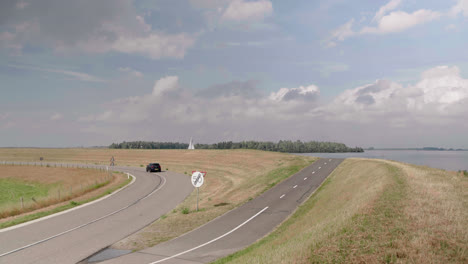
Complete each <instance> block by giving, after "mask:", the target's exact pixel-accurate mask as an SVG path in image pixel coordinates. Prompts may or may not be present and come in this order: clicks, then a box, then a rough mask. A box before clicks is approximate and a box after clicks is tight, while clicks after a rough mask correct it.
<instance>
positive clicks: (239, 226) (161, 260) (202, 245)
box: [149, 206, 268, 264]
mask: <svg viewBox="0 0 468 264" xmlns="http://www.w3.org/2000/svg"><path fill="white" fill-rule="evenodd" d="M266 209H268V206H267V207H265V208H263V209H262V210H261V211H260V212H258V213H256V214H255V215H254V216H252V217H250V218H249V219H247V220H245V221H244V222H243V223H242V224H240V225H238V226H237V227H236V228H234V229H232V230H231V231H229V232H227V233H225V234H224V235H221V236H219V237H217V238H215V239H212V240H210V241H208V242H206V243H204V244H201V245H199V246H196V247H194V248H191V249H189V250H186V251H184V252H180V253H178V254H175V255H172V256H170V257H167V258H164V259H160V260H158V261H155V262H151V263H149V264H156V263H161V262H163V261H166V260H169V259H173V258H176V257H178V256H180V255H183V254H186V253H189V252H191V251H194V250H197V249H199V248H201V247H204V246H206V245H209V244H211V243H213V242H215V241H217V240H220V239H221V238H223V237H225V236H227V235H229V234H231V233H232V232H234V231H236V230H237V229H239V228H241V227H242V226H243V225H245V224H247V223H248V222H250V221H252V219H254V218H255V217H257V216H258V215H259V214H261V213H263V212H264V211H265V210H266Z"/></svg>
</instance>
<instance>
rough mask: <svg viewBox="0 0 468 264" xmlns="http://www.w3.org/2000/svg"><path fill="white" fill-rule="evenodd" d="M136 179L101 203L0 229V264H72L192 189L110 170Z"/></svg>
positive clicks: (183, 182) (170, 179)
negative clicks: (11, 227)
mask: <svg viewBox="0 0 468 264" xmlns="http://www.w3.org/2000/svg"><path fill="white" fill-rule="evenodd" d="M115 170H119V171H123V172H129V173H130V174H132V175H134V176H135V177H136V181H135V182H134V183H133V184H131V185H130V186H128V187H127V188H125V189H123V190H121V191H119V192H118V193H116V194H114V195H112V196H110V197H108V198H106V199H103V200H102V201H99V202H96V203H93V204H91V205H88V206H84V207H82V208H80V209H77V210H72V211H69V212H67V213H64V214H60V215H56V216H53V217H50V218H49V219H46V220H41V221H37V222H34V223H32V224H27V225H24V226H21V227H17V228H14V229H7V230H0V263H2V264H3V263H5V264H6V263H9V264H12V263H21V264H26V263H34V264H40V263H47V264H53V263H59V264H66V263H77V262H79V261H81V260H83V259H85V258H87V257H89V256H90V255H92V254H94V253H96V252H97V251H99V250H101V249H103V248H105V247H107V246H109V245H111V244H113V243H115V242H117V241H119V240H121V239H123V238H125V237H127V236H129V235H130V234H132V233H134V232H136V231H138V230H140V229H141V228H143V227H145V226H147V225H149V224H150V223H152V222H153V221H155V220H156V219H158V218H159V217H160V216H161V215H163V214H165V213H167V212H169V211H170V210H172V209H173V208H174V207H176V206H177V205H178V204H179V203H180V202H182V201H183V200H184V199H185V197H186V196H187V195H189V194H190V193H191V192H192V191H193V186H192V185H191V183H190V179H189V178H188V177H187V176H186V175H183V174H178V173H173V172H160V173H151V174H150V173H147V172H145V171H144V168H128V167H120V168H119V167H115Z"/></svg>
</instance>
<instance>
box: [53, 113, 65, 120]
mask: <svg viewBox="0 0 468 264" xmlns="http://www.w3.org/2000/svg"><path fill="white" fill-rule="evenodd" d="M61 119H63V114H60V113H55V114H53V115H52V116H51V117H50V120H52V121H58V120H61Z"/></svg>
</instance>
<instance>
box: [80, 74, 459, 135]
mask: <svg viewBox="0 0 468 264" xmlns="http://www.w3.org/2000/svg"><path fill="white" fill-rule="evenodd" d="M255 86H256V82H253V81H247V82H240V81H234V82H228V83H225V84H219V85H215V86H212V87H208V88H207V89H205V91H199V93H194V92H193V91H192V90H191V89H188V88H187V87H181V85H180V84H179V78H178V76H167V77H163V78H161V79H159V80H157V81H155V84H154V87H152V88H153V89H151V88H149V89H148V92H147V93H146V94H142V95H138V96H134V97H128V98H123V99H120V100H117V101H114V102H112V103H106V104H105V106H106V109H103V110H102V111H100V112H99V113H98V114H95V115H89V116H87V117H84V118H81V120H80V121H88V124H89V125H90V126H91V127H92V126H96V127H95V128H96V129H95V131H100V132H99V133H105V131H106V129H107V131H109V132H108V133H110V132H112V131H121V130H124V131H132V132H131V133H129V134H126V137H123V138H122V139H124V140H129V139H130V138H128V137H131V138H138V137H140V135H143V136H141V137H142V138H144V137H147V138H148V139H150V140H155V139H158V138H164V139H167V140H174V139H178V138H179V137H187V135H188V134H190V135H193V136H203V137H204V140H201V141H209V142H213V141H217V140H236V139H238V140H244V139H252V137H255V135H267V137H269V138H272V139H273V140H278V139H284V138H285V137H286V138H288V137H293V138H294V137H297V138H308V137H309V136H310V135H312V134H313V137H314V138H315V139H317V138H318V139H325V140H336V139H337V137H339V138H342V137H348V136H347V135H348V133H344V132H343V131H346V130H349V129H351V130H354V131H361V129H364V127H365V128H366V130H367V129H370V130H371V131H373V132H372V133H377V134H378V135H387V134H389V133H388V131H392V130H391V129H400V128H401V129H402V130H401V131H403V130H404V131H411V129H414V128H415V129H421V128H422V127H425V128H437V129H439V130H440V129H443V128H445V127H455V126H457V127H458V126H462V128H461V129H462V130H463V129H465V130H466V129H468V126H466V125H465V119H466V116H468V108H467V107H466V105H467V104H468V79H464V78H462V77H461V76H460V71H459V69H458V68H457V67H455V66H452V67H448V66H439V67H434V68H432V69H428V70H427V71H425V72H423V73H422V74H421V77H420V80H419V81H416V82H414V83H413V84H410V85H406V84H405V85H403V84H400V83H398V82H394V81H390V80H378V81H376V82H375V83H371V84H368V85H364V86H361V87H357V88H353V89H349V90H346V91H344V92H343V93H342V94H340V95H338V96H337V97H336V98H334V100H332V101H331V102H329V103H325V102H323V101H321V100H320V89H319V88H318V87H317V86H316V85H308V86H299V87H295V88H281V89H277V90H276V91H274V92H272V93H270V94H257V93H256V92H253V91H252V90H255V89H256V87H255ZM218 90H219V91H218ZM106 113H107V114H106ZM161 124H162V125H161ZM316 124H320V126H317V125H316ZM134 127H139V128H141V129H139V130H134V129H133V128H134ZM116 128H119V129H117V130H116ZM291 128H294V129H291ZM320 131H321V132H320ZM96 133H97V132H96ZM428 133H430V131H429V132H428ZM364 134H365V133H364ZM390 134H391V133H390ZM226 135H227V136H226ZM231 135H237V137H238V138H229V136H231ZM320 135H322V136H323V135H327V137H326V138H320ZM333 135H334V136H333ZM345 135H346V136H345ZM356 135H357V136H354V140H356V138H358V139H359V140H361V141H365V140H363V139H362V138H361V137H362V135H363V134H362V133H357V134H356ZM328 136H330V137H328ZM226 137H228V138H226ZM350 137H351V136H350ZM376 138H378V137H376ZM260 139H262V140H268V138H265V137H261V138H260ZM340 141H341V140H340ZM408 142H409V143H411V141H408Z"/></svg>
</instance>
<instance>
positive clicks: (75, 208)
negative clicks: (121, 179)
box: [0, 174, 136, 257]
mask: <svg viewBox="0 0 468 264" xmlns="http://www.w3.org/2000/svg"><path fill="white" fill-rule="evenodd" d="M130 176H131V177H132V181H131V182H130V183H129V184H127V185H125V186H124V187H123V188H120V189H117V190H115V191H113V192H112V193H110V194H108V195H105V196H103V197H101V198H99V199H97V200H94V201H92V202H89V203H85V204H82V205H80V206H77V207H73V208H70V209H68V210H65V211H62V212H58V213H55V214H51V215H48V216H44V217H41V218H38V219H35V220H31V221H28V222H25V223H22V224H18V225H14V226H10V227H7V228H3V229H0V233H3V232H7V231H10V230H13V229H17V228H20V227H23V226H27V225H31V224H34V223H37V222H40V221H44V220H47V219H50V218H52V217H56V216H59V215H63V214H67V213H69V212H72V211H75V210H78V209H81V208H83V207H86V206H89V205H92V204H95V203H98V202H100V201H102V200H104V199H107V198H109V197H111V196H112V195H114V194H116V193H118V192H120V191H123V190H124V189H126V188H127V187H129V186H130V185H132V184H133V183H134V182H135V180H136V178H135V176H133V175H132V174H130ZM0 257H1V256H0Z"/></svg>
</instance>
